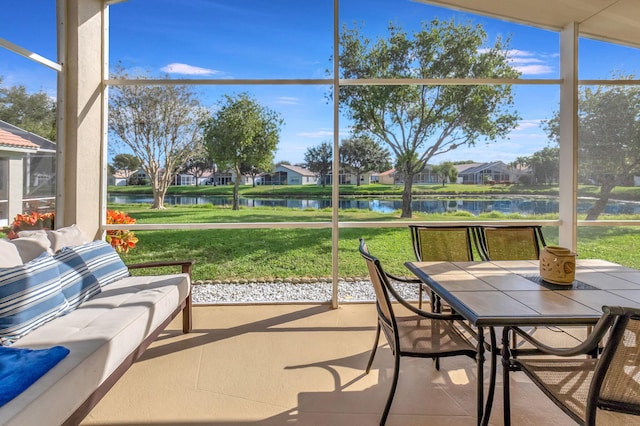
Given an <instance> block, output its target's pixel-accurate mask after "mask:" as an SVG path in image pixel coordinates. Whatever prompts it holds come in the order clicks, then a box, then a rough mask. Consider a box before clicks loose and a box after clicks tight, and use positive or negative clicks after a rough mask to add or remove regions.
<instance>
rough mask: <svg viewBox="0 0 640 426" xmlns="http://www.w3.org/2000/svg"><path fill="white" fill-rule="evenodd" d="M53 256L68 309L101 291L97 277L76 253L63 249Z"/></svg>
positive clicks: (74, 307)
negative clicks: (56, 263)
mask: <svg viewBox="0 0 640 426" xmlns="http://www.w3.org/2000/svg"><path fill="white" fill-rule="evenodd" d="M53 257H54V259H56V261H57V262H58V269H59V270H60V284H61V287H62V294H64V297H65V298H66V299H67V303H68V304H69V311H71V310H74V309H76V308H77V307H78V306H80V304H81V303H82V302H84V301H85V300H88V299H90V298H91V297H93V296H95V295H96V294H98V293H100V292H101V291H102V288H101V287H100V283H99V282H98V279H97V278H96V277H95V276H94V275H93V274H92V273H91V272H90V271H89V268H88V267H87V265H86V263H85V261H84V260H83V259H82V256H80V255H79V254H78V253H76V252H75V251H73V250H65V251H61V252H58V253H56V254H55V255H54V256H53Z"/></svg>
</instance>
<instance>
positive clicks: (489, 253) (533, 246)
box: [477, 225, 546, 260]
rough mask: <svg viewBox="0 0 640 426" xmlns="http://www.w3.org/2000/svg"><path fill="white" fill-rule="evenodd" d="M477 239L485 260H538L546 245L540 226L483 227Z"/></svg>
mask: <svg viewBox="0 0 640 426" xmlns="http://www.w3.org/2000/svg"><path fill="white" fill-rule="evenodd" d="M477 238H478V239H479V241H480V244H479V246H480V248H481V253H482V254H481V257H482V258H483V259H484V260H538V259H539V258H540V250H541V247H544V246H545V245H546V243H545V241H544V236H543V235H542V229H541V227H540V226H538V225H531V226H496V227H492V226H483V227H481V228H479V230H478V232H477Z"/></svg>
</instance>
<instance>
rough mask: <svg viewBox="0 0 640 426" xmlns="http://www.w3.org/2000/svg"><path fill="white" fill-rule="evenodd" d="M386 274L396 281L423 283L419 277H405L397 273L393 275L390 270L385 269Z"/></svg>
mask: <svg viewBox="0 0 640 426" xmlns="http://www.w3.org/2000/svg"><path fill="white" fill-rule="evenodd" d="M385 274H387V277H389V278H391V279H392V280H394V281H398V282H401V283H411V284H422V281H420V280H419V279H417V278H405V277H398V276H395V275H392V274H390V273H388V272H386V271H385Z"/></svg>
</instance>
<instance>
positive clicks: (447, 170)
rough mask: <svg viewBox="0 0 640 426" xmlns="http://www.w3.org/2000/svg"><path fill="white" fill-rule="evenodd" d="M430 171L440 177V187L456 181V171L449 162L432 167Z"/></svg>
mask: <svg viewBox="0 0 640 426" xmlns="http://www.w3.org/2000/svg"><path fill="white" fill-rule="evenodd" d="M431 170H432V171H433V173H435V174H437V175H438V176H440V178H441V179H442V186H444V184H445V183H447V182H449V183H455V182H456V181H457V180H458V169H456V167H455V166H454V165H453V163H452V162H451V161H445V162H444V163H441V164H439V165H437V166H432V167H431Z"/></svg>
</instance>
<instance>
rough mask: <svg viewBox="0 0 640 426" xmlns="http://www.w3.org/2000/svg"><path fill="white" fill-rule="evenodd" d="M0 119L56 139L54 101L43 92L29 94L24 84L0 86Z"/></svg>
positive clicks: (0, 79)
mask: <svg viewBox="0 0 640 426" xmlns="http://www.w3.org/2000/svg"><path fill="white" fill-rule="evenodd" d="M0 84H2V77H0ZM0 120H2V121H6V122H7V123H9V124H13V125H14V126H17V127H20V128H21V129H23V130H26V131H27V132H31V133H35V134H36V135H39V136H42V137H43V138H46V139H49V140H51V141H55V140H56V103H55V101H54V100H53V99H52V98H51V97H50V96H49V95H47V94H46V93H45V92H36V93H32V94H29V93H27V89H26V88H25V87H24V86H12V87H8V88H7V87H1V86H0Z"/></svg>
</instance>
